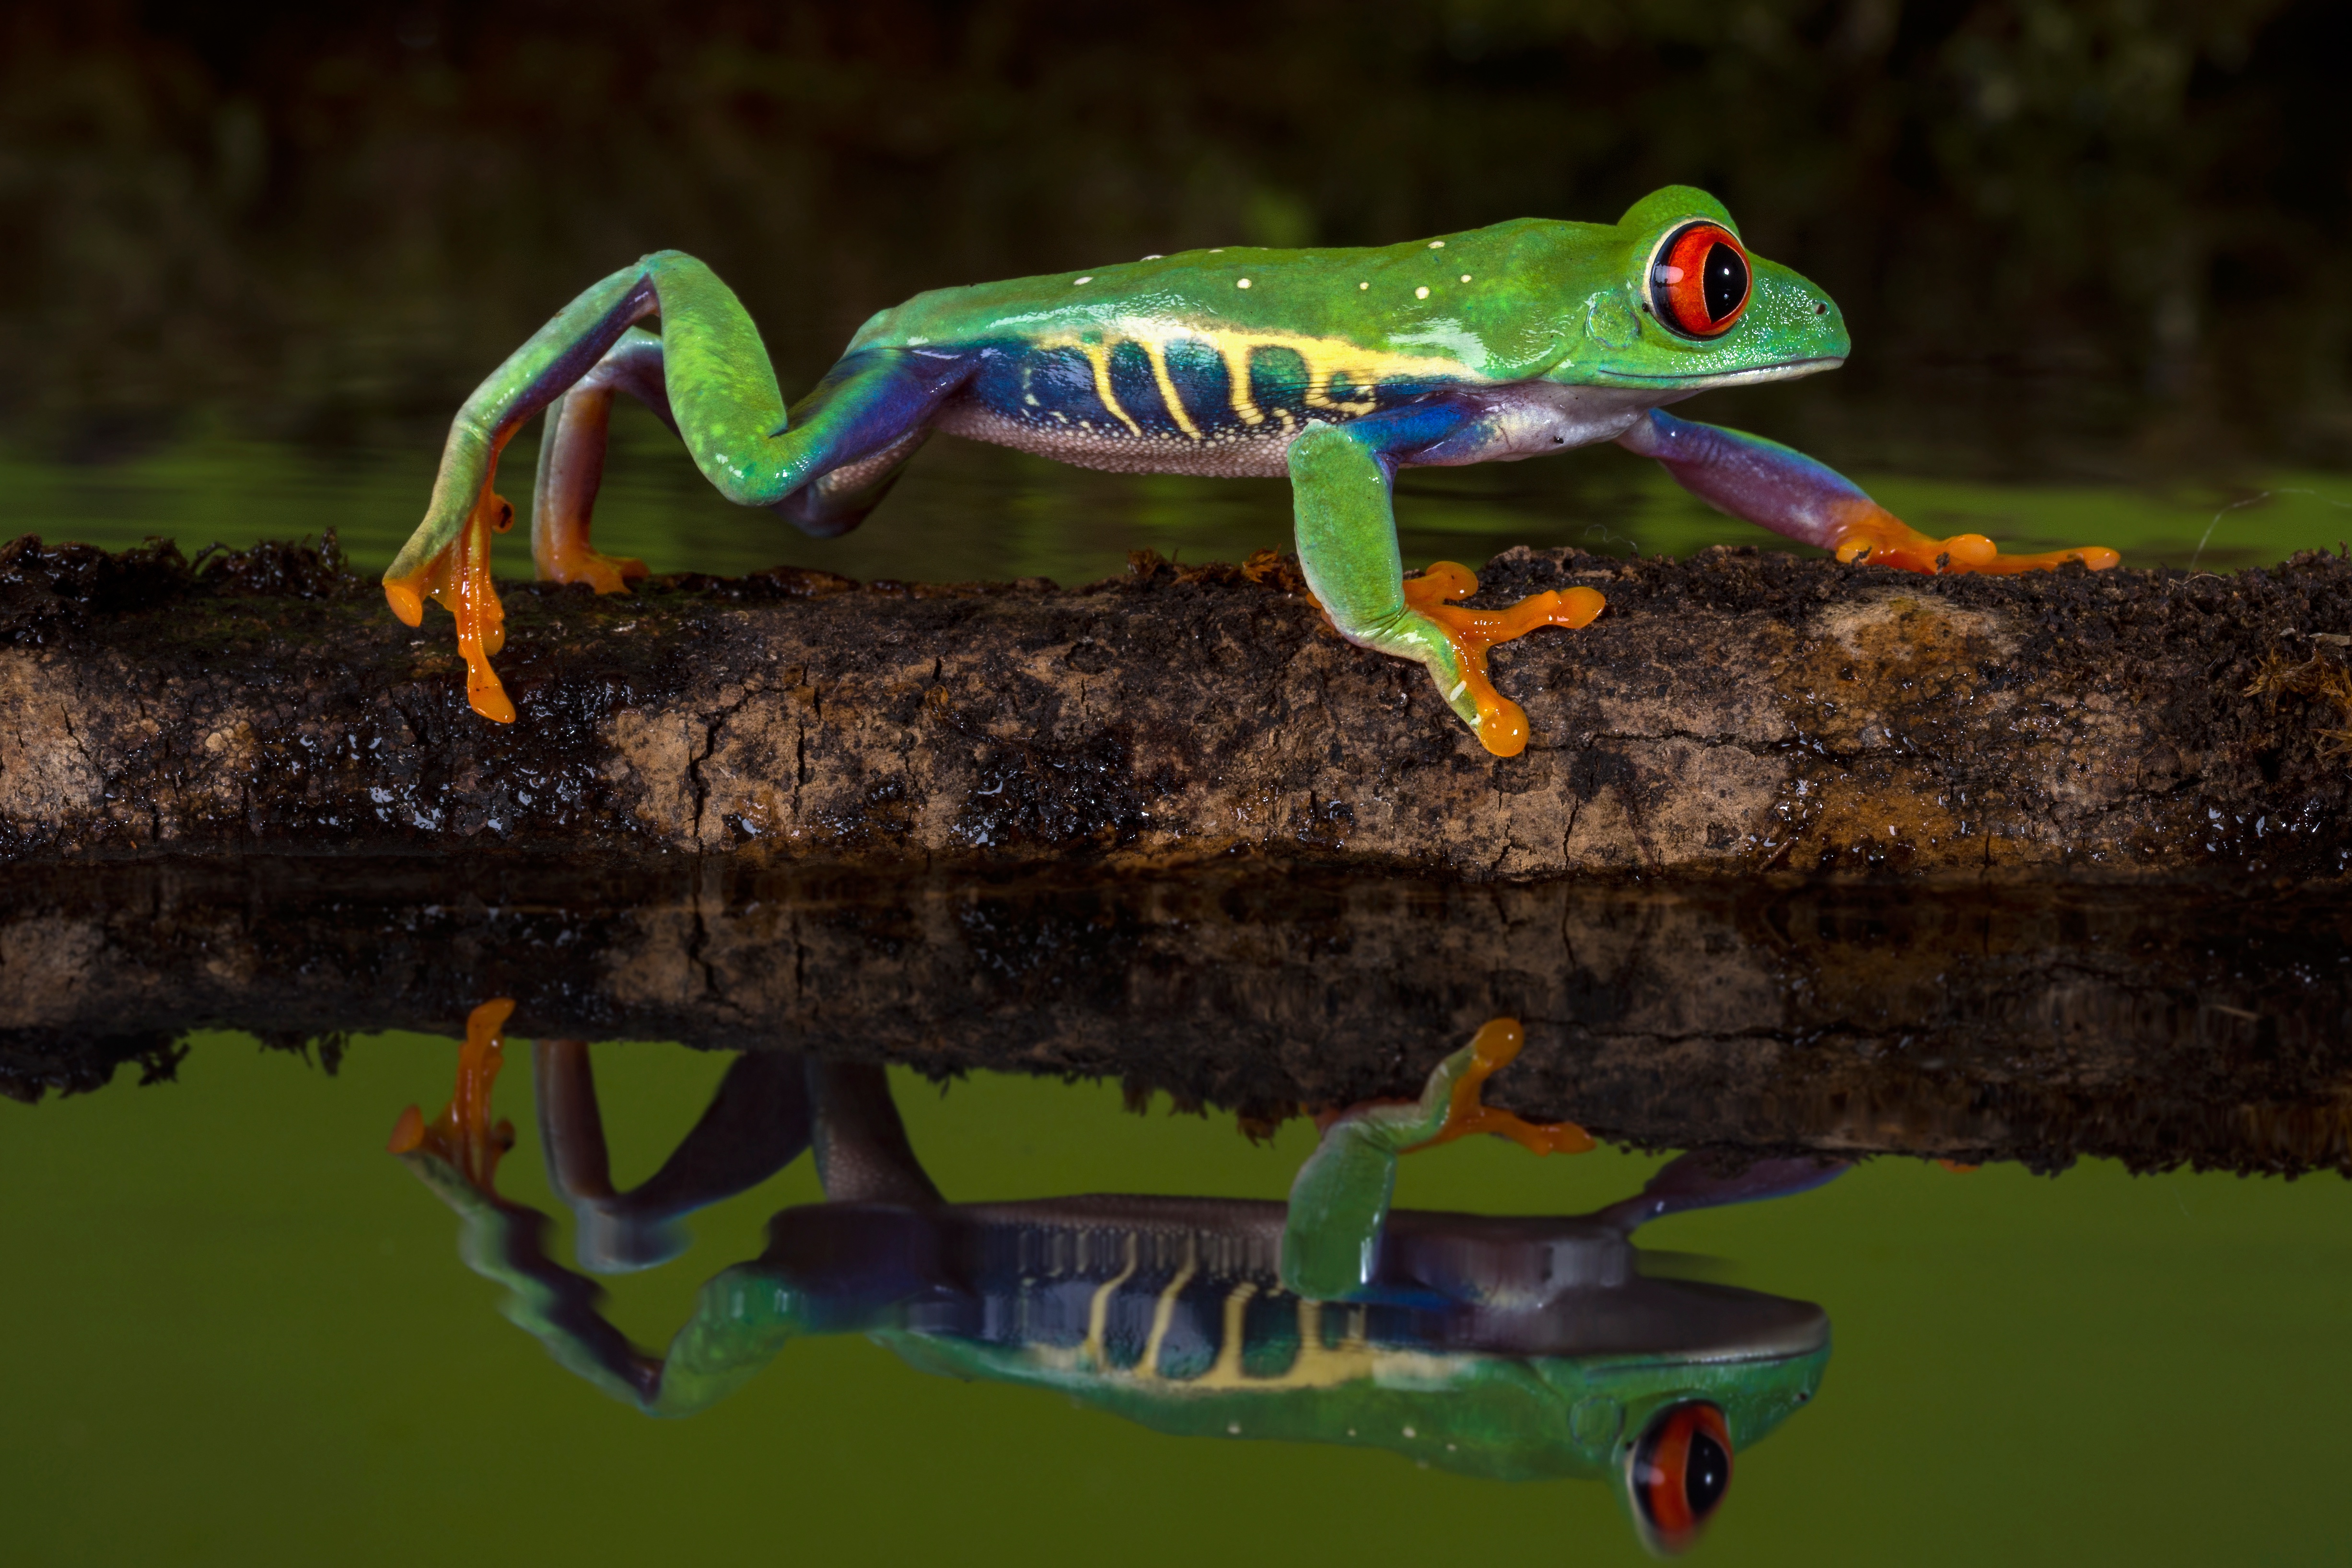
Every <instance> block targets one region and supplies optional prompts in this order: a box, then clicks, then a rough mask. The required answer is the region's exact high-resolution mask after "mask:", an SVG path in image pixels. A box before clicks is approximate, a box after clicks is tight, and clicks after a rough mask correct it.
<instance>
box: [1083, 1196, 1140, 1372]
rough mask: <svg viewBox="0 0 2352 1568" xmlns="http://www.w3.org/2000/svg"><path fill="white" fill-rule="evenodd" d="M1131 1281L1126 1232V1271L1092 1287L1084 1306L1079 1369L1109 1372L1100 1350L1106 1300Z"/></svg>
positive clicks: (1130, 1239)
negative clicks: (1084, 1338) (1084, 1334)
mask: <svg viewBox="0 0 2352 1568" xmlns="http://www.w3.org/2000/svg"><path fill="white" fill-rule="evenodd" d="M1134 1278H1135V1232H1134V1231H1132V1230H1130V1231H1129V1232H1128V1233H1127V1267H1126V1268H1124V1269H1121V1270H1119V1271H1118V1273H1117V1274H1115V1275H1113V1276H1111V1278H1109V1279H1108V1280H1105V1281H1103V1282H1102V1283H1101V1284H1099V1285H1097V1286H1096V1287H1095V1297H1094V1300H1093V1301H1090V1302H1088V1303H1087V1342H1086V1343H1084V1344H1082V1345H1080V1346H1079V1347H1078V1364H1080V1365H1082V1366H1087V1365H1091V1366H1094V1367H1097V1368H1098V1369H1100V1370H1102V1371H1104V1372H1108V1371H1109V1370H1110V1359H1109V1357H1108V1355H1107V1354H1105V1353H1104V1350H1103V1333H1104V1332H1105V1330H1106V1329H1107V1328H1108V1326H1109V1323H1110V1299H1111V1297H1112V1296H1113V1295H1115V1294H1117V1293H1118V1288H1119V1287H1120V1286H1121V1285H1124V1284H1126V1283H1127V1282H1128V1281H1129V1280H1132V1279H1134Z"/></svg>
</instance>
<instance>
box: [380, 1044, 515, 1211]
mask: <svg viewBox="0 0 2352 1568" xmlns="http://www.w3.org/2000/svg"><path fill="white" fill-rule="evenodd" d="M513 1011H514V1003H513V1002H512V1001H511V1000H509V998H504V997H500V998H498V999H497V1000H496V1001H488V1002H484V1003H483V1004H482V1005H481V1006H480V1007H478V1008H476V1009H474V1010H473V1011H472V1012H471V1013H469V1014H467V1018H466V1043H465V1044H464V1045H463V1046H461V1047H459V1048H458V1051H457V1084H456V1086H455V1087H454V1088H453V1089H452V1090H451V1092H450V1094H449V1103H448V1105H447V1107H446V1108H445V1109H444V1110H443V1111H442V1113H441V1114H439V1115H438V1116H436V1117H435V1118H434V1119H433V1120H432V1121H430V1122H427V1121H426V1120H425V1113H423V1112H422V1111H419V1110H418V1109H417V1108H416V1107H415V1106H414V1105H411V1106H409V1107H408V1108H407V1109H406V1110H404V1111H403V1112H402V1113H400V1120H399V1121H398V1122H396V1123H394V1124H393V1129H392V1139H391V1142H390V1143H389V1144H388V1145H386V1146H387V1147H388V1148H389V1150H390V1151H391V1152H392V1153H393V1154H395V1155H412V1154H418V1153H423V1154H429V1155H434V1156H436V1157H437V1158H439V1159H442V1160H446V1162H448V1163H449V1164H450V1165H452V1166H457V1169H458V1171H459V1172H460V1173H461V1174H463V1175H464V1176H465V1177H466V1179H467V1181H469V1182H471V1183H473V1185H474V1186H477V1187H478V1188H480V1189H481V1190H482V1191H484V1192H489V1191H491V1190H492V1188H493V1187H494V1186H495V1185H496V1182H497V1177H498V1170H499V1156H500V1155H504V1154H505V1153H506V1152H507V1151H508V1150H509V1149H510V1148H512V1147H514V1124H512V1123H510V1122H503V1121H501V1122H495V1123H494V1122H492V1121H491V1120H490V1090H491V1087H492V1086H493V1085H495V1084H496V1083H497V1082H498V1080H499V1068H501V1067H503V1066H504V1065H505V1064H506V1024H507V1018H508V1015H509V1014H510V1013H512V1012H513Z"/></svg>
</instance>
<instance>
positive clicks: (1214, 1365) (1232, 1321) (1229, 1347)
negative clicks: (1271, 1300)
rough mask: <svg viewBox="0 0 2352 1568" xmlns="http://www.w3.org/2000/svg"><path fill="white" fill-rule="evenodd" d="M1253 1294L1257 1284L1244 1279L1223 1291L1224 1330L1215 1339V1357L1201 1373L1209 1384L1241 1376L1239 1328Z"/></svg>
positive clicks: (1221, 1382) (1246, 1316) (1231, 1381)
mask: <svg viewBox="0 0 2352 1568" xmlns="http://www.w3.org/2000/svg"><path fill="white" fill-rule="evenodd" d="M1256 1294H1257V1286H1256V1284H1255V1282H1246V1281H1245V1282H1244V1283H1242V1284H1239V1285H1236V1286H1234V1288H1233V1289H1232V1290H1231V1291H1227V1292H1226V1294H1225V1324H1224V1333H1223V1337H1222V1338H1220V1339H1219V1340H1218V1341H1217V1359H1216V1360H1214V1361H1213V1362H1211V1363H1210V1364H1209V1370H1208V1371H1206V1372H1204V1373H1202V1375H1201V1381H1202V1382H1203V1383H1205V1384H1208V1385H1210V1386H1211V1387H1215V1386H1217V1385H1220V1384H1234V1383H1239V1382H1240V1381H1241V1380H1242V1349H1243V1345H1242V1329H1243V1326H1244V1324H1245V1323H1247V1322H1248V1321H1249V1304H1250V1298H1251V1297H1252V1296H1255V1295H1256Z"/></svg>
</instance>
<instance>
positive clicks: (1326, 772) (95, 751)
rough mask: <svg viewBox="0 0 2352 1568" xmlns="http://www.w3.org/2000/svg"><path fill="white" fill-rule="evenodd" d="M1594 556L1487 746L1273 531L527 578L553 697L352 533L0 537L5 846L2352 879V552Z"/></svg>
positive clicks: (1564, 579) (1461, 871)
mask: <svg viewBox="0 0 2352 1568" xmlns="http://www.w3.org/2000/svg"><path fill="white" fill-rule="evenodd" d="M1577 583H1582V584H1587V585H1590V586H1591V587H1594V588H1597V589H1599V590H1600V591H1601V592H1602V593H1603V594H1605V595H1606V596H1607V598H1608V601H1609V608H1608V610H1607V612H1605V613H1604V614H1603V615H1602V616H1601V619H1600V620H1599V621H1598V622H1595V623H1594V624H1593V625H1591V627H1589V628H1587V629H1586V630H1584V631H1582V632H1554V631H1546V632H1538V633H1536V634H1535V635H1533V636H1531V637H1529V638H1527V639H1525V640H1524V641H1521V642H1519V643H1513V644H1510V645H1508V646H1507V647H1505V648H1502V649H1499V650H1497V651H1496V654H1495V657H1494V667H1495V671H1496V680H1497V684H1498V685H1500V687H1501V688H1502V689H1503V691H1504V692H1505V693H1506V694H1507V695H1511V696H1514V697H1516V698H1517V700H1518V701H1519V702H1521V703H1522V704H1524V705H1525V706H1526V708H1527V710H1528V717H1529V721H1530V723H1531V726H1532V727H1533V732H1534V738H1533V741H1532V743H1531V744H1530V746H1529V747H1528V751H1527V752H1526V753H1525V754H1524V755H1522V756H1520V757H1518V758H1509V759H1502V758H1492V757H1489V756H1488V755H1486V752H1485V751H1483V750H1482V749H1481V748H1480V747H1479V746H1478V744H1477V742H1476V740H1475V738H1474V737H1472V736H1471V735H1470V734H1469V733H1468V732H1467V731H1466V730H1465V729H1464V728H1463V727H1462V726H1461V725H1460V724H1459V723H1457V722H1456V721H1455V720H1454V718H1453V716H1451V715H1450V714H1449V713H1448V712H1447V710H1446V709H1445V708H1444V706H1442V705H1441V704H1440V702H1439V700H1438V696H1437V694H1436V692H1435V691H1434V690H1433V689H1432V687H1431V685H1430V683H1429V681H1428V679H1427V677H1426V676H1425V675H1424V674H1423V673H1422V672H1421V671H1420V670H1419V669H1418V668H1416V667H1412V666H1408V665H1405V664H1400V663H1398V662H1396V661H1393V660H1389V659H1385V658H1381V657H1380V656H1378V655H1375V654H1371V653H1364V652H1361V651H1360V650H1358V649H1355V648H1352V647H1350V646H1349V645H1348V644H1346V643H1342V642H1341V641H1339V638H1338V637H1337V636H1336V635H1334V634H1333V633H1332V632H1330V630H1329V629H1328V626H1326V625H1325V623H1324V622H1323V621H1322V618H1321V616H1320V615H1319V613H1318V612H1317V611H1316V609H1315V608H1314V606H1313V605H1312V604H1311V603H1310V602H1309V601H1307V599H1306V598H1305V597H1304V596H1303V594H1301V593H1300V592H1299V591H1297V577H1296V574H1295V571H1291V570H1288V569H1286V568H1285V567H1284V566H1283V565H1282V564H1281V563H1279V562H1276V561H1273V560H1272V559H1270V558H1267V559H1260V560H1259V561H1258V562H1256V563H1255V566H1254V567H1253V568H1252V569H1249V570H1244V569H1241V568H1234V567H1221V566H1212V567H1203V568H1186V569H1182V570H1179V569H1176V568H1174V567H1171V566H1170V565H1169V564H1168V563H1166V562H1162V561H1159V560H1157V559H1153V558H1149V557H1143V558H1139V560H1138V562H1137V563H1136V565H1135V566H1134V567H1133V568H1132V569H1131V570H1130V571H1129V575H1128V576H1127V577H1126V578H1124V579H1122V580H1112V581H1108V582H1103V583H1097V584H1095V585H1093V586H1091V587H1087V588H1083V589H1076V590H1062V589H1057V588H1055V587H1054V586H1053V585H1051V584H1048V583H1044V582H1024V583H1013V584H957V585H946V586H928V587H926V586H908V585H905V584H898V583H884V582H877V583H871V584H866V585H862V586H861V585H858V584H855V583H852V582H850V581H848V580H846V579H843V578H839V577H835V576H832V575H830V574H826V573H821V572H813V571H802V570H793V569H788V568H780V569H778V570H774V571H772V572H769V573H765V574H761V575H759V576H756V577H751V578H745V579H733V580H719V579H712V578H703V577H690V576H689V577H677V578H669V579H662V580H655V581H652V582H650V583H646V584H644V585H641V587H640V589H639V591H637V592H636V593H635V594H634V595H631V596H627V597H616V598H608V599H599V598H597V597H595V596H594V595H593V594H591V593H590V592H589V591H587V590H585V589H578V588H555V587H551V586H542V585H536V584H525V583H513V584H509V585H506V586H505V587H504V589H503V590H502V591H503V592H504V595H505V599H506V603H507V609H508V616H509V620H508V637H507V644H506V648H505V651H504V653H502V654H501V655H500V656H499V660H498V664H499V672H500V674H501V675H502V677H503V678H504V680H505V682H506V685H507V688H508V690H509V692H510V693H511V694H512V695H513V697H514V700H515V703H516V706H517V707H518V708H519V710H520V715H521V717H520V722H518V723H516V724H514V725H512V726H509V727H501V726H496V725H492V724H489V723H488V722H486V721H484V720H482V719H479V718H478V717H476V716H474V715H473V714H472V713H471V712H470V711H469V710H468V709H467V706H466V704H465V698H464V692H463V685H464V681H463V669H462V666H461V665H460V664H459V663H458V661H457V653H456V648H455V639H454V635H453V632H452V630H451V622H450V621H449V619H448V618H447V617H446V615H444V614H442V613H441V612H439V611H437V610H428V612H427V620H426V622H425V626H424V628H423V629H422V630H421V631H411V630H410V629H409V628H407V627H405V626H403V625H400V624H399V623H398V622H395V621H394V619H393V618H392V617H391V615H390V614H389V613H388V612H386V611H385V609H384V607H383V600H382V598H381V596H380V594H379V593H378V591H377V590H376V588H375V586H374V585H373V583H372V582H366V581H362V580H358V579H357V578H355V577H353V576H352V574H350V573H349V572H347V571H345V570H342V569H341V563H340V561H339V560H338V559H336V558H335V556H334V555H333V553H332V549H331V545H330V547H329V550H328V553H327V554H325V555H323V556H322V555H321V554H320V553H319V552H317V551H311V550H307V549H300V548H297V547H287V546H263V547H258V548H257V549H255V550H252V551H247V552H244V553H242V554H237V555H226V556H215V557H214V558H212V559H208V560H203V561H201V562H200V563H199V564H197V565H196V566H194V567H191V566H190V565H189V564H188V563H187V562H185V561H184V560H182V559H181V558H180V557H179V554H178V552H177V551H176V550H174V549H172V548H171V547H169V546H161V547H153V548H151V549H146V550H143V551H131V552H126V553H124V554H122V555H119V556H108V555H104V554H102V553H100V552H98V551H96V550H93V549H89V548H87V547H80V546H64V547H55V548H45V547H43V546H41V545H40V544H39V543H38V542H37V541H35V540H30V539H20V540H18V541H16V543H14V544H12V545H9V546H7V547H5V550H4V551H0V857H5V858H8V859H16V860H26V859H43V860H73V859H87V858H91V857H109V856H118V855H123V854H152V853H154V852H182V853H184V852H229V851H268V852H298V853H299V852H327V853H338V854H341V853H350V852H374V853H408V852H422V853H425V854H445V855H446V854H451V853H464V854H475V853H479V852H484V851H488V850H492V849H505V850H513V851H541V852H544V851H577V850H582V849H601V850H613V849H631V850H656V851H688V852H699V853H705V854H720V855H729V856H734V857H739V858H740V859H741V860H743V861H744V862H746V863H753V864H760V863H771V862H853V863H866V864H874V865H880V864H887V863H917V864H923V865H929V866H934V867H939V866H954V865H966V866H979V867H987V866H1000V865H1012V864H1017V863H1024V862H1056V863H1069V862H1087V863H1094V864H1099V865H1107V866H1120V865H1125V866H1171V865H1177V864H1181V863H1184V862H1199V861H1203V860H1207V859H1210V858H1213V857H1223V856H1226V855H1229V854H1232V853H1234V852H1250V853H1253V854H1255V855H1258V856H1265V857H1273V858H1278V859H1284V860H1290V861H1303V862H1319V863H1327V864H1352V865H1356V866H1360V867H1379V868H1384V869H1387V870H1391V871H1396V870H1402V871H1410V872H1412V873H1423V874H1435V875H1441V876H1448V877H1457V878H1470V879H1490V878H1537V877H1544V876H1549V875H1557V874H1562V873H1596V872H1599V873H1619V874H1639V875H1654V874H1658V873H1724V874H1732V875H1740V874H1755V873H1839V872H1859V873H1877V874H1881V875H1886V874H1895V875H1906V876H1921V877H1936V878H1962V879H1969V880H1976V879H1981V878H1986V877H1991V878H1996V879H1998V878H2005V877H2017V878H2029V879H2030V878H2036V877H2042V876H2045V875H2047V874H2049V873H2061V872H2063V873H2064V874H2066V875H2068V876H2069V877H2073V878H2081V877H2084V876H2086V875H2087V876H2092V877H2106V878H2122V879H2138V878H2147V877H2176V876H2181V875H2193V874H2200V873H2228V874H2229V875H2231V876H2233V877H2234V876H2244V875H2253V876H2260V877H2263V878H2270V879H2275V878H2280V877H2288V878H2298V879H2305V878H2313V877H2330V878H2332V877H2335V876H2336V875H2337V874H2338V873H2341V872H2342V871H2343V870H2344V868H2345V867H2346V865H2347V863H2348V862H2352V818H2347V812H2346V809H2345V808H2346V804H2347V801H2346V794H2347V768H2352V669H2347V665H2352V563H2347V561H2345V560H2341V559H2337V558H2336V557H2334V556H2328V555H2303V556H2298V557H2296V558H2295V559H2293V560H2291V561H2289V562H2286V563H2285V564H2284V565H2282V566H2279V567H2277V568H2274V569H2272V570H2267V571H2254V572H2247V573H2244V574H2241V575H2235V576H2228V577H2223V576H2216V575H2212V574H2194V575H2190V574H2184V573H2180V572H2178V571H2159V572H2138V571H2130V570H2119V571H2114V572H2108V573H2103V574H2098V575H2092V574H2089V573H2085V572H2084V571H2082V570H2079V569H2069V570H2064V571H2061V572H2058V573H2054V574H2048V575H2037V576H2032V577H2023V578H2011V579H1989V578H1987V579H1980V578H1952V579H1923V578H1917V577H1911V576H1906V575H1897V574H1895V573H1891V572H1885V571H1880V570H1871V569H1868V568H1853V567H1839V566H1837V565H1834V564H1832V563H1830V562H1825V561H1819V560H1800V559H1795V558H1793V557H1790V556H1787V555H1781V554H1776V553H1770V552H1759V551H1756V550H1751V549H1715V550H1710V551H1707V552H1706V553H1705V554H1703V555H1701V556H1699V557H1697V558H1696V559H1693V560H1690V561H1687V562H1679V563H1677V562H1673V561H1668V560H1655V559H1652V560H1616V559H1603V558H1597V557H1592V556H1588V555H1585V554H1582V553H1580V552H1578V551H1573V550H1557V551H1530V550H1526V549H1518V550H1513V551H1511V552H1509V553H1507V554H1506V555H1504V556H1502V557H1499V558H1497V559H1496V560H1495V561H1494V562H1493V563H1492V564H1491V566H1490V568H1489V570H1488V571H1487V572H1486V578H1485V591H1484V592H1482V593H1481V594H1480V596H1479V597H1478V599H1477V600H1476V601H1474V602H1476V603H1481V604H1485V603H1501V602H1507V601H1510V600H1512V599H1515V598H1517V597H1518V596H1519V595H1521V594H1524V593H1528V592H1531V591H1538V590H1540V589H1544V588H1565V587H1568V586H1570V585H1572V584H1577Z"/></svg>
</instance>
